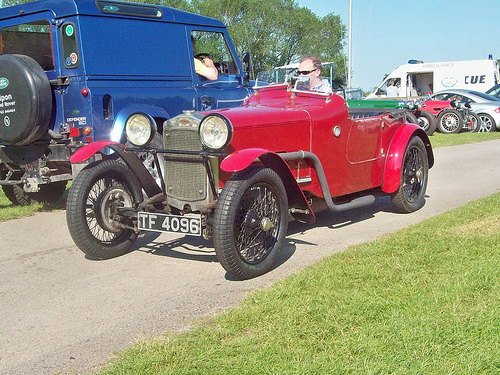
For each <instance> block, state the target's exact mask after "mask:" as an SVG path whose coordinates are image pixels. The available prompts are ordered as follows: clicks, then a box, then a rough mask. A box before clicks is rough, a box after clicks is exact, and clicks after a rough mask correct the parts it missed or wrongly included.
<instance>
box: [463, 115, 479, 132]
mask: <svg viewBox="0 0 500 375" xmlns="http://www.w3.org/2000/svg"><path fill="white" fill-rule="evenodd" d="M480 129H481V119H480V118H479V116H478V115H476V114H475V113H473V112H469V116H468V118H467V119H466V121H464V127H463V131H464V132H470V133H477V132H479V130H480Z"/></svg>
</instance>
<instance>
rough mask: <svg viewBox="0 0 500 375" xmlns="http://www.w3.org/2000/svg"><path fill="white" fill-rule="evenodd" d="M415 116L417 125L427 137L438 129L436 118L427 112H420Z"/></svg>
mask: <svg viewBox="0 0 500 375" xmlns="http://www.w3.org/2000/svg"><path fill="white" fill-rule="evenodd" d="M415 115H416V116H417V125H418V126H420V127H421V128H422V129H424V132H425V133H426V134H427V135H432V134H434V132H435V131H436V128H437V120H436V117H435V116H434V115H433V114H432V113H430V112H427V111H418V112H417V113H415Z"/></svg>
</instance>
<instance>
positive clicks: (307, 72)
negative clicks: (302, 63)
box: [297, 69, 318, 76]
mask: <svg viewBox="0 0 500 375" xmlns="http://www.w3.org/2000/svg"><path fill="white" fill-rule="evenodd" d="M316 70H318V69H313V70H298V71H297V73H298V74H299V75H301V74H303V75H305V76H306V75H308V74H311V73H312V72H315V71H316Z"/></svg>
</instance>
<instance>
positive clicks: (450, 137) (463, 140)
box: [429, 132, 500, 148]
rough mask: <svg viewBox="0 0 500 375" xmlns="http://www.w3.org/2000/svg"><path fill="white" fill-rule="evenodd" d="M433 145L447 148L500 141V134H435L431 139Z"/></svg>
mask: <svg viewBox="0 0 500 375" xmlns="http://www.w3.org/2000/svg"><path fill="white" fill-rule="evenodd" d="M429 138H430V140H431V145H432V147H434V148H438V147H445V146H456V145H463V144H467V143H476V142H484V141H491V140H493V139H500V132H493V133H459V134H442V133H438V132H435V133H434V134H433V135H431V136H430V137H429Z"/></svg>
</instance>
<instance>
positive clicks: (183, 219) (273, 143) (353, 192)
mask: <svg viewBox="0 0 500 375" xmlns="http://www.w3.org/2000/svg"><path fill="white" fill-rule="evenodd" d="M126 134H127V138H128V139H126V140H124V142H123V143H124V144H119V143H115V142H111V141H100V142H95V143H93V144H90V145H87V146H85V147H83V148H81V149H80V150H78V151H77V152H76V153H75V154H74V155H73V157H72V159H71V161H72V162H73V163H78V162H81V161H83V160H87V159H89V158H94V159H95V162H93V163H91V164H90V165H88V166H86V167H85V168H84V169H83V170H82V171H81V172H80V173H79V174H78V175H77V177H76V179H75V180H74V182H73V185H72V186H71V189H70V192H69V196H68V200H67V223H68V228H69V231H70V233H71V236H72V238H73V240H74V241H75V243H76V244H77V246H78V247H79V248H80V249H81V250H82V251H83V252H85V253H86V254H87V255H88V256H89V257H92V258H97V259H107V258H112V257H116V256H119V255H122V254H125V253H126V252H128V251H130V249H131V247H132V245H133V244H134V241H135V240H136V238H137V236H138V234H139V233H140V232H141V231H159V232H173V233H177V234H182V235H193V236H204V237H205V238H207V239H213V245H214V247H215V252H216V254H217V258H218V259H219V261H220V263H221V264H222V266H223V267H224V268H225V269H226V271H227V272H229V273H230V274H231V275H233V276H234V277H236V278H239V279H248V278H252V277H256V276H259V275H262V274H263V273H266V272H268V271H269V270H271V269H272V268H273V266H274V263H275V261H276V259H277V257H278V255H279V253H280V250H281V248H282V247H283V243H284V239H285V236H286V232H287V226H288V220H289V218H294V219H296V220H299V221H302V222H306V223H312V222H314V221H315V212H317V211H319V210H322V209H330V210H331V211H333V212H338V211H344V210H348V209H351V208H356V207H361V206H366V205H370V204H373V203H374V202H375V198H376V197H377V196H380V195H389V196H390V197H391V198H392V202H393V205H394V209H395V211H397V212H401V213H410V212H413V211H415V210H418V209H419V208H421V207H422V206H423V204H424V197H425V191H426V187H427V180H428V170H429V168H430V167H432V165H433V163H434V157H433V152H432V148H431V145H430V142H429V138H428V137H427V135H426V134H425V132H424V131H423V130H422V129H421V128H419V127H418V126H417V125H414V124H409V123H407V122H406V119H405V111H404V110H400V109H378V108H357V109H348V107H347V106H346V103H345V101H344V99H343V97H342V96H339V95H336V94H323V93H315V92H310V91H304V90H301V89H299V88H298V86H294V87H292V86H290V85H287V84H283V85H271V86H267V87H262V88H255V89H254V94H253V95H252V96H251V97H250V98H249V99H248V100H247V101H246V102H245V103H244V104H243V105H242V106H240V107H237V108H232V109H223V110H217V111H210V112H203V113H199V112H194V111H185V112H184V114H182V115H179V116H177V117H174V118H172V119H170V120H168V121H166V122H165V123H163V124H159V125H158V124H156V123H155V121H154V119H153V118H151V117H149V116H148V115H146V114H144V115H142V116H141V115H137V114H135V115H134V116H132V117H131V118H129V119H128V120H127V123H126ZM110 149H111V150H112V151H110ZM77 166H78V165H75V167H77Z"/></svg>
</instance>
